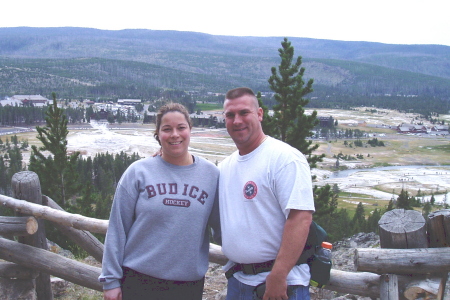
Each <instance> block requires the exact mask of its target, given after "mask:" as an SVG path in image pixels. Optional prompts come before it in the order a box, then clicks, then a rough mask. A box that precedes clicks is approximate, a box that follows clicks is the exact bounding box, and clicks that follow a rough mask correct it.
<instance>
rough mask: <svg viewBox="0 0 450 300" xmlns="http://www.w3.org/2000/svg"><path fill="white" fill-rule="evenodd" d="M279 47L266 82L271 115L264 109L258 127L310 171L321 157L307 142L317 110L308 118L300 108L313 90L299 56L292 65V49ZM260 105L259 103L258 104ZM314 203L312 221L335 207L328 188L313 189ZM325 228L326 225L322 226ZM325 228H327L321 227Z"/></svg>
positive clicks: (316, 146)
mask: <svg viewBox="0 0 450 300" xmlns="http://www.w3.org/2000/svg"><path fill="white" fill-rule="evenodd" d="M281 46H282V48H280V49H279V50H278V52H279V56H280V58H281V63H280V65H279V66H278V68H276V67H272V69H271V72H272V75H271V76H270V78H269V80H268V82H269V85H270V88H271V90H272V91H274V92H275V96H274V97H275V100H276V101H277V104H275V105H274V106H273V107H272V109H273V116H272V117H269V116H268V112H267V108H266V107H262V108H263V110H264V117H263V122H262V126H263V129H264V130H265V131H264V132H265V133H266V134H268V135H271V136H273V137H274V138H278V139H280V140H282V141H284V142H286V143H287V144H289V145H291V146H292V147H294V148H296V149H298V150H299V151H300V152H302V153H303V154H304V155H305V156H306V158H307V160H308V163H309V166H310V168H311V169H312V168H315V167H316V165H317V163H318V162H320V161H322V159H323V158H324V157H325V154H322V155H313V154H312V153H313V151H314V150H316V149H317V148H318V147H319V145H318V144H315V145H313V144H312V140H310V139H308V138H309V137H312V136H313V132H312V129H313V128H314V127H315V126H316V125H317V124H318V123H319V121H318V120H317V111H314V112H313V113H312V114H311V115H306V114H305V109H304V107H305V106H306V105H307V104H308V103H309V100H308V99H305V98H304V97H305V96H306V95H307V94H309V93H311V92H312V91H313V88H312V85H313V82H314V80H313V79H309V81H308V82H307V83H306V85H305V82H304V80H303V75H304V73H305V68H303V67H301V64H302V57H301V56H299V57H297V60H296V61H295V62H294V47H293V46H292V45H291V42H289V41H288V39H287V38H284V40H283V41H282V42H281ZM260 104H261V101H260ZM313 193H314V203H315V206H316V214H315V216H316V220H317V219H320V218H321V217H323V216H325V215H328V216H331V215H332V214H333V212H334V211H335V209H336V207H335V205H337V197H336V198H333V192H332V190H331V187H330V186H329V185H328V186H324V187H320V188H319V187H317V186H316V187H314V190H313ZM325 227H326V226H325ZM325 229H327V228H325Z"/></svg>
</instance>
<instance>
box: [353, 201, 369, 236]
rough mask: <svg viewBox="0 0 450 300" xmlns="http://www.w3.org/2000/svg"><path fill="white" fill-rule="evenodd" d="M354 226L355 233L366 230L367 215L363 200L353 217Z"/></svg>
mask: <svg viewBox="0 0 450 300" xmlns="http://www.w3.org/2000/svg"><path fill="white" fill-rule="evenodd" d="M352 228H353V232H354V233H358V232H361V231H363V232H364V231H366V216H365V212H364V205H363V204H362V202H359V203H358V206H357V207H356V211H355V214H354V216H353V219H352Z"/></svg>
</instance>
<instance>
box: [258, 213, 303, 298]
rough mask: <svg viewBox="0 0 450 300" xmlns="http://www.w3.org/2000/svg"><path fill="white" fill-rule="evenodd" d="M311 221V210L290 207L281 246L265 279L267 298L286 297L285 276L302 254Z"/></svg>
mask: <svg viewBox="0 0 450 300" xmlns="http://www.w3.org/2000/svg"><path fill="white" fill-rule="evenodd" d="M311 222H312V211H308V210H294V209H291V210H290V212H289V216H288V218H287V220H286V224H285V225H284V230H283V237H282V240H281V247H280V250H279V251H278V255H277V258H276V260H275V264H274V266H273V269H272V271H271V272H270V274H269V275H268V276H267V279H266V293H265V294H264V298H263V299H264V300H267V299H271V300H272V299H284V300H285V299H288V297H287V294H286V290H287V282H286V278H287V275H288V274H289V272H290V271H291V270H292V268H293V267H294V266H295V265H296V263H297V260H298V259H299V257H300V255H301V254H302V251H303V248H304V247H305V243H306V239H307V237H308V232H309V226H310V225H311Z"/></svg>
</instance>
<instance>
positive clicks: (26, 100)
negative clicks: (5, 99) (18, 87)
mask: <svg viewBox="0 0 450 300" xmlns="http://www.w3.org/2000/svg"><path fill="white" fill-rule="evenodd" d="M11 99H13V100H16V101H20V102H21V103H22V105H23V106H31V105H32V106H46V105H47V104H48V102H49V100H48V99H47V98H45V97H43V96H41V95H14V96H12V97H11Z"/></svg>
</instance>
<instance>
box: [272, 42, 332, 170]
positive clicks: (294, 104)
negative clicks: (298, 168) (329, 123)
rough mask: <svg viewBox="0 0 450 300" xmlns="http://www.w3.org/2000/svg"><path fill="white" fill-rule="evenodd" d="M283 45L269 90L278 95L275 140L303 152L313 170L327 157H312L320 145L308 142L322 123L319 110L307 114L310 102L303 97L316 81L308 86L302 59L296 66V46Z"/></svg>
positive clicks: (273, 121)
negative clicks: (317, 126)
mask: <svg viewBox="0 0 450 300" xmlns="http://www.w3.org/2000/svg"><path fill="white" fill-rule="evenodd" d="M281 45H282V48H280V49H279V50H278V52H279V56H280V58H281V64H280V65H279V66H278V68H276V67H272V69H271V72H272V76H270V78H269V84H270V89H271V90H272V91H274V92H275V96H274V97H275V100H276V101H277V104H275V105H274V106H273V107H272V109H273V118H271V120H270V122H271V124H270V125H271V126H272V132H273V133H274V137H275V138H278V139H280V140H282V141H284V142H286V143H288V144H289V145H291V146H293V147H294V148H297V149H298V150H300V152H302V153H303V154H304V155H305V156H306V157H307V159H308V163H309V165H310V167H311V168H314V167H316V164H317V162H320V161H322V159H323V157H325V155H324V154H322V155H312V152H313V151H314V150H316V149H317V148H318V147H319V145H318V144H315V145H312V140H308V139H307V138H308V137H311V136H313V132H312V131H311V130H312V129H313V128H314V127H315V126H316V125H317V124H318V123H319V121H318V120H317V111H313V113H312V114H311V115H306V114H305V109H304V107H305V106H306V105H307V104H308V103H309V99H306V98H304V97H305V96H306V95H307V94H309V93H311V92H312V91H313V88H312V85H313V82H314V80H313V79H310V80H309V81H308V83H307V84H306V85H305V82H304V80H303V75H304V73H305V68H303V67H301V64H302V57H301V56H299V57H297V60H296V61H295V63H293V59H294V47H293V46H292V45H291V42H289V41H288V39H287V38H284V41H283V42H282V43H281Z"/></svg>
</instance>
